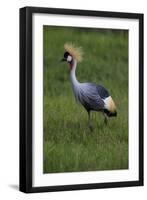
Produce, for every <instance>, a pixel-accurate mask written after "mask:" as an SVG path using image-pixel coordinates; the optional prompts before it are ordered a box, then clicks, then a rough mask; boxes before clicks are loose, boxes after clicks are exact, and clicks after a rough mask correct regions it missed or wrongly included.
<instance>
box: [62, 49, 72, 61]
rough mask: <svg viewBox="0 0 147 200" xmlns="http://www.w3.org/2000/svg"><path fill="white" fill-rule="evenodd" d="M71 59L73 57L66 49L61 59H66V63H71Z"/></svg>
mask: <svg viewBox="0 0 147 200" xmlns="http://www.w3.org/2000/svg"><path fill="white" fill-rule="evenodd" d="M72 60H73V57H72V56H71V55H70V54H69V53H68V52H67V51H66V52H65V53H64V57H63V58H62V59H61V61H66V62H68V63H71V62H72Z"/></svg>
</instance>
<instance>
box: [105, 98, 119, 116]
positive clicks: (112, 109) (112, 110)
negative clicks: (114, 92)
mask: <svg viewBox="0 0 147 200" xmlns="http://www.w3.org/2000/svg"><path fill="white" fill-rule="evenodd" d="M104 102H105V109H104V113H106V114H107V116H108V117H116V116H117V111H116V106H115V103H114V101H113V99H112V97H111V96H109V97H107V98H105V99H104Z"/></svg>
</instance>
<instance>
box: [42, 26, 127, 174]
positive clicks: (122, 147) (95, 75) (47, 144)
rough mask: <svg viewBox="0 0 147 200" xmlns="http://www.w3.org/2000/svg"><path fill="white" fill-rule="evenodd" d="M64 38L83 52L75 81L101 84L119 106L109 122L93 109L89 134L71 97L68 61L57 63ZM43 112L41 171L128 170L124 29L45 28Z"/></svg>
mask: <svg viewBox="0 0 147 200" xmlns="http://www.w3.org/2000/svg"><path fill="white" fill-rule="evenodd" d="M68 41H71V42H73V43H75V44H77V45H78V46H82V47H83V50H84V59H83V62H82V63H80V64H79V65H78V66H77V72H76V73H77V78H78V80H79V81H80V82H94V83H97V84H102V85H104V86H105V87H106V88H107V89H108V90H109V92H110V93H111V96H112V97H113V99H114V101H115V102H116V105H117V108H118V116H117V118H111V119H109V122H108V125H107V126H106V125H105V124H104V119H103V115H102V114H101V113H98V112H93V113H92V122H93V126H94V131H93V132H90V130H89V129H88V125H87V121H88V115H87V112H86V111H85V109H84V108H83V107H82V106H81V105H78V104H77V103H76V101H75V99H74V95H73V93H72V89H71V84H70V79H69V69H68V65H67V64H66V63H60V59H61V58H62V57H63V54H64V48H63V45H64V43H65V42H68ZM43 110H44V121H43V122H44V163H43V166H44V173H55V172H73V171H94V170H113V169H126V168H128V32H127V31H117V30H115V31H114V30H113V31H110V30H100V29H99V30H95V29H93V30H91V29H81V28H65V27H62V28H61V27H49V26H45V27H44V108H43Z"/></svg>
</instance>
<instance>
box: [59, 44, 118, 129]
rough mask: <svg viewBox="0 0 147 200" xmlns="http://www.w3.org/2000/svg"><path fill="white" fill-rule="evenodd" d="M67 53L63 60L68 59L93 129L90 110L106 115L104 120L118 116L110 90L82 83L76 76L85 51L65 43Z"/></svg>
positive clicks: (75, 89) (73, 84)
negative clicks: (78, 64)
mask: <svg viewBox="0 0 147 200" xmlns="http://www.w3.org/2000/svg"><path fill="white" fill-rule="evenodd" d="M64 48H65V53H64V58H63V59H62V61H66V62H67V63H68V64H69V68H70V80H71V84H72V89H73V92H74V95H75V98H76V100H77V101H79V102H80V103H81V104H82V105H83V106H84V108H85V109H86V110H87V112H88V120H89V121H88V124H89V128H90V130H91V131H92V130H93V127H92V124H91V119H90V111H99V112H102V113H103V115H104V122H105V123H107V118H108V117H114V116H117V112H116V106H115V103H114V101H113V99H112V97H111V96H110V94H109V92H108V91H107V90H106V89H105V88H104V87H103V86H102V85H96V84H94V83H80V82H79V81H78V80H77V78H76V67H77V63H78V62H81V61H82V55H83V51H82V48H81V47H75V46H74V45H73V44H72V43H66V44H65V45H64Z"/></svg>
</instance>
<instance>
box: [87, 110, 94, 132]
mask: <svg viewBox="0 0 147 200" xmlns="http://www.w3.org/2000/svg"><path fill="white" fill-rule="evenodd" d="M88 126H89V129H90V131H91V132H92V131H93V126H92V124H91V118H90V111H88Z"/></svg>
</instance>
